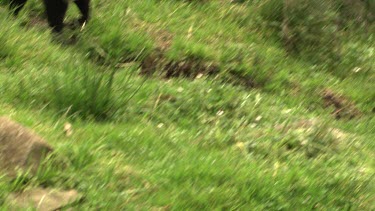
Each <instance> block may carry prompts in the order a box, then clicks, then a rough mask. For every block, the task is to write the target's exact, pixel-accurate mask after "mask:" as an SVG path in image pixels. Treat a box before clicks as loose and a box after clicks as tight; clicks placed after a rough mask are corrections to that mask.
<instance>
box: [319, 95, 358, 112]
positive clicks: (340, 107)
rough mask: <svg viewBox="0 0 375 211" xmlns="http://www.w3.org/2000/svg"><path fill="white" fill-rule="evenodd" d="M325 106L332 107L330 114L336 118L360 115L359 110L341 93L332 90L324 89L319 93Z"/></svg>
mask: <svg viewBox="0 0 375 211" xmlns="http://www.w3.org/2000/svg"><path fill="white" fill-rule="evenodd" d="M321 96H322V99H323V101H324V106H325V107H326V108H331V107H333V112H332V115H334V116H335V118H336V119H342V118H348V119H353V118H355V117H359V116H361V111H360V110H359V109H358V108H357V107H356V106H355V104H354V103H353V102H351V101H350V100H349V99H348V98H346V97H344V96H343V95H339V94H336V93H334V92H333V91H332V90H329V89H326V90H324V91H323V92H322V93H321Z"/></svg>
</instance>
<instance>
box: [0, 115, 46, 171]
mask: <svg viewBox="0 0 375 211" xmlns="http://www.w3.org/2000/svg"><path fill="white" fill-rule="evenodd" d="M50 152H52V147H51V146H50V145H49V144H48V143H47V142H46V141H45V140H43V139H42V138H41V137H40V136H38V135H37V134H35V133H34V132H32V131H31V130H29V129H27V128H25V127H23V126H22V125H20V124H18V123H17V122H14V121H12V120H11V119H9V118H8V117H0V174H5V175H7V176H9V177H15V176H16V175H17V171H18V170H21V171H29V173H30V174H31V175H34V174H35V173H36V172H37V171H38V169H39V166H40V163H41V162H42V161H43V159H44V158H45V157H46V156H47V154H48V153H50Z"/></svg>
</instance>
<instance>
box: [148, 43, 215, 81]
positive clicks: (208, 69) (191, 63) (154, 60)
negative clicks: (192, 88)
mask: <svg viewBox="0 0 375 211" xmlns="http://www.w3.org/2000/svg"><path fill="white" fill-rule="evenodd" d="M160 71H161V75H162V76H163V77H165V78H173V77H186V78H192V79H194V78H196V77H197V76H198V75H202V74H203V75H214V74H217V73H218V72H219V66H218V65H216V64H214V63H213V62H204V61H199V60H193V59H185V60H181V61H170V60H168V59H167V58H166V57H165V55H164V50H162V49H161V48H158V49H157V50H156V51H155V52H154V53H153V54H151V55H150V56H148V57H147V58H145V59H144V60H143V61H142V62H141V74H143V75H153V74H154V73H156V72H160Z"/></svg>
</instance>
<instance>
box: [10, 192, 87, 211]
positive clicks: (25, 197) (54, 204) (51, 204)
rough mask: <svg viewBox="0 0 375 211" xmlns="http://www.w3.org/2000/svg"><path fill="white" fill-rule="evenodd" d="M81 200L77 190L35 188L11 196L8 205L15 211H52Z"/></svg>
mask: <svg viewBox="0 0 375 211" xmlns="http://www.w3.org/2000/svg"><path fill="white" fill-rule="evenodd" d="M81 199H82V195H81V194H79V193H78V192H77V191H76V190H67V191H61V190H54V189H43V188H35V189H29V190H25V191H23V192H20V193H12V194H10V195H9V196H8V198H7V199H6V204H7V205H8V206H9V207H10V208H12V209H15V210H25V209H27V208H32V209H35V210H38V211H50V210H59V209H61V208H66V207H67V206H69V205H72V204H73V203H75V202H78V201H79V200H81Z"/></svg>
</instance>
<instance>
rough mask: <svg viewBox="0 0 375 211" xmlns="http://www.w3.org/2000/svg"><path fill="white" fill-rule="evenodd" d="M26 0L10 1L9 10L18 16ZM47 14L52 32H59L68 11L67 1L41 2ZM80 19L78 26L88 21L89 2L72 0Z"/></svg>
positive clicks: (46, 0)
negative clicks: (79, 13)
mask: <svg viewBox="0 0 375 211" xmlns="http://www.w3.org/2000/svg"><path fill="white" fill-rule="evenodd" d="M26 1H27V0H10V8H11V9H12V10H13V12H14V14H15V15H18V13H19V12H20V10H21V9H22V7H23V6H24V5H25V3H26ZM43 2H44V6H45V8H46V12H47V18H48V24H49V26H50V27H51V28H52V31H53V32H61V30H62V29H63V27H64V23H63V21H64V17H65V13H66V10H67V9H68V2H69V0H43ZM74 3H75V4H76V5H77V7H78V9H79V11H80V12H81V18H80V19H79V20H78V21H79V24H81V25H84V24H85V23H86V22H87V21H88V19H89V12H90V11H89V9H90V0H74Z"/></svg>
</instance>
